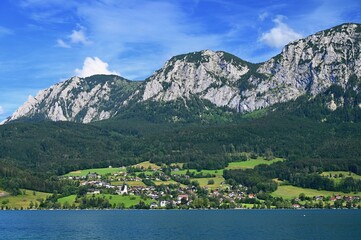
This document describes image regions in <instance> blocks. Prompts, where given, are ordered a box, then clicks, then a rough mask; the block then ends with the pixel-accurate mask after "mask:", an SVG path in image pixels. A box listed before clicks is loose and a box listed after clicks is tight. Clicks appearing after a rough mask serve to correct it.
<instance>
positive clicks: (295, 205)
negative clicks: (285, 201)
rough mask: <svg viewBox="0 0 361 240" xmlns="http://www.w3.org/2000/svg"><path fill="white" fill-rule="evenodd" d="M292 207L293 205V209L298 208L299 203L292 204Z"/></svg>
mask: <svg viewBox="0 0 361 240" xmlns="http://www.w3.org/2000/svg"><path fill="white" fill-rule="evenodd" d="M292 207H293V208H295V209H298V208H301V205H300V204H297V203H295V204H292Z"/></svg>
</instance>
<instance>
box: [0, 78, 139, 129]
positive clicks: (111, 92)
mask: <svg viewBox="0 0 361 240" xmlns="http://www.w3.org/2000/svg"><path fill="white" fill-rule="evenodd" d="M138 85H139V82H134V81H129V80H126V79H124V78H121V77H119V76H114V75H94V76H91V77H87V78H79V77H73V78H71V79H69V80H67V81H64V82H60V83H57V84H55V85H53V86H51V87H50V88H48V89H45V90H43V91H40V92H39V93H38V94H37V95H36V96H35V97H32V96H30V97H29V99H28V101H27V102H25V103H24V104H23V105H22V106H21V107H20V108H19V109H18V110H17V111H16V112H15V113H14V114H13V115H12V116H11V117H10V118H8V119H7V120H6V122H9V121H12V120H16V119H21V118H31V119H33V120H45V119H46V120H52V121H74V122H82V123H89V122H91V121H96V120H103V119H108V118H111V117H113V116H114V115H115V114H117V111H118V109H119V108H120V107H121V105H122V104H123V102H124V101H125V100H126V99H127V98H128V97H129V95H130V94H131V93H133V92H134V91H135V89H136V88H137V87H138Z"/></svg>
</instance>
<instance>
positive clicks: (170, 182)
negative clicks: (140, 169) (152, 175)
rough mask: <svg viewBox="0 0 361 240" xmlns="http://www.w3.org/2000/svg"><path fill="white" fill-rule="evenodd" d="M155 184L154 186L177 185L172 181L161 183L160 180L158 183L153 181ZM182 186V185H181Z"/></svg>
mask: <svg viewBox="0 0 361 240" xmlns="http://www.w3.org/2000/svg"><path fill="white" fill-rule="evenodd" d="M153 182H154V183H155V185H157V186H158V185H162V184H163V185H169V184H178V183H177V182H176V181H174V180H168V181H162V180H159V181H153ZM181 185H182V184H181Z"/></svg>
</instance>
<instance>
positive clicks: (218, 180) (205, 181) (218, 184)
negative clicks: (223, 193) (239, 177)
mask: <svg viewBox="0 0 361 240" xmlns="http://www.w3.org/2000/svg"><path fill="white" fill-rule="evenodd" d="M209 180H213V181H214V184H208V181H209ZM190 181H197V182H198V183H199V185H200V186H201V187H207V188H208V189H217V188H218V189H219V188H224V187H226V186H228V185H227V184H221V183H222V182H225V180H224V178H223V177H221V176H217V177H214V178H191V179H190Z"/></svg>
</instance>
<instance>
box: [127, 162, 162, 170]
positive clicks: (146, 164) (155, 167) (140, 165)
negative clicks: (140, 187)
mask: <svg viewBox="0 0 361 240" xmlns="http://www.w3.org/2000/svg"><path fill="white" fill-rule="evenodd" d="M133 167H136V168H141V169H149V167H150V168H151V169H153V170H158V169H160V167H159V166H158V165H155V164H154V163H151V162H149V161H146V162H142V163H138V164H135V165H133Z"/></svg>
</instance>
